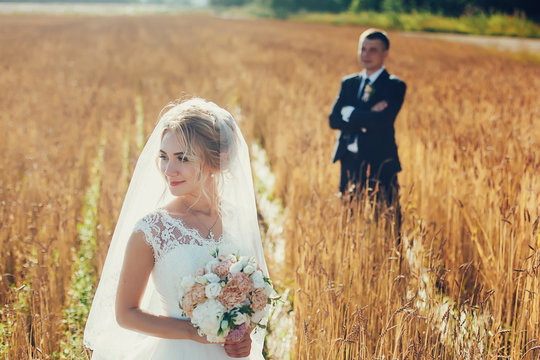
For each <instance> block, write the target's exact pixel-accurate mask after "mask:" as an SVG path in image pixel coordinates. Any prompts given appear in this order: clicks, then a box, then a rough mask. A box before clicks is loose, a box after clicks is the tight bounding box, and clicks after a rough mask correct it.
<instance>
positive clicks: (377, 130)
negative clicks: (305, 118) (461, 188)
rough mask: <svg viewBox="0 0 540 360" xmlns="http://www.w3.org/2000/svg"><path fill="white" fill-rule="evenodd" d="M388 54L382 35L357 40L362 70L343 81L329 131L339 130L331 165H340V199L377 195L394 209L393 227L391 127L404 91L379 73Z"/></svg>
mask: <svg viewBox="0 0 540 360" xmlns="http://www.w3.org/2000/svg"><path fill="white" fill-rule="evenodd" d="M389 48H390V41H389V40H388V37H387V36H386V33H384V32H383V31H380V30H377V29H368V30H366V31H365V32H364V33H362V35H360V40H359V44H358V60H359V61H360V63H361V64H362V66H363V67H364V69H363V70H362V72H360V73H357V74H352V75H349V76H346V77H345V78H343V80H342V83H341V90H340V92H339V95H338V97H337V99H336V101H335V103H334V106H333V108H332V113H331V114H330V127H331V128H332V129H337V130H340V133H339V137H338V140H337V142H336V146H335V153H334V157H333V162H336V161H338V160H339V161H340V163H341V181H340V186H339V190H340V191H341V193H342V194H343V195H345V194H348V193H355V192H357V191H360V190H363V189H365V188H367V190H368V192H370V193H371V192H372V191H373V190H375V189H378V193H377V194H378V195H377V197H378V198H379V199H381V200H383V201H384V203H386V205H387V206H392V205H394V209H396V211H397V214H396V215H397V218H398V221H397V222H398V223H399V222H400V214H399V199H398V190H399V185H398V180H397V173H398V172H399V171H401V165H400V162H399V157H398V152H397V145H396V140H395V136H394V121H395V120H396V116H397V114H398V112H399V110H400V109H401V105H402V104H403V100H404V98H405V91H406V85H405V83H404V82H403V81H401V80H400V79H398V78H397V77H396V76H394V75H390V74H388V72H387V71H386V69H385V67H384V61H385V60H386V58H387V57H388V50H389Z"/></svg>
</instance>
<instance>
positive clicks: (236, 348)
mask: <svg viewBox="0 0 540 360" xmlns="http://www.w3.org/2000/svg"><path fill="white" fill-rule="evenodd" d="M250 351H251V336H250V334H249V331H248V332H246V335H245V336H244V337H243V338H242V339H241V340H240V341H238V342H229V341H226V342H225V352H226V353H227V355H229V356H230V357H232V358H242V357H248V356H249V353H250Z"/></svg>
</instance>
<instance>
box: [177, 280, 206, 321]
mask: <svg viewBox="0 0 540 360" xmlns="http://www.w3.org/2000/svg"><path fill="white" fill-rule="evenodd" d="M205 300H206V285H203V284H199V283H196V284H195V285H193V287H192V288H191V289H190V290H189V291H188V292H186V294H185V295H184V298H183V299H182V310H184V312H185V313H186V314H187V316H188V317H190V318H191V317H192V316H193V310H194V309H195V307H197V305H199V304H200V303H202V302H203V301H205Z"/></svg>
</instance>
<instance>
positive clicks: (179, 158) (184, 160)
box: [178, 156, 189, 162]
mask: <svg viewBox="0 0 540 360" xmlns="http://www.w3.org/2000/svg"><path fill="white" fill-rule="evenodd" d="M178 160H180V161H181V162H188V161H189V159H188V158H187V157H185V156H179V157H178Z"/></svg>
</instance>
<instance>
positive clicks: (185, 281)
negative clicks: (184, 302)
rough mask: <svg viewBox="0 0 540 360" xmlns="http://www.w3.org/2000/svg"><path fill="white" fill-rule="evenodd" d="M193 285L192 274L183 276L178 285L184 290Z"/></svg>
mask: <svg viewBox="0 0 540 360" xmlns="http://www.w3.org/2000/svg"><path fill="white" fill-rule="evenodd" d="M193 285H195V278H194V277H193V276H184V277H183V278H182V280H181V281H180V287H181V288H182V289H183V290H184V292H186V291H188V290H189V289H191V287H192V286H193Z"/></svg>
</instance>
